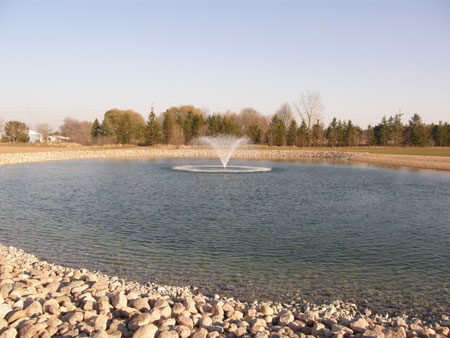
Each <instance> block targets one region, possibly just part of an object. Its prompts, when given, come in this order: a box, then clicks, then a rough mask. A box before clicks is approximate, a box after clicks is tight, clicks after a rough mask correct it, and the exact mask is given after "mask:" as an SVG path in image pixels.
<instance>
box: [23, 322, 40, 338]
mask: <svg viewBox="0 0 450 338" xmlns="http://www.w3.org/2000/svg"><path fill="white" fill-rule="evenodd" d="M36 333H38V328H37V327H36V326H35V325H34V324H25V325H24V326H23V327H21V328H20V329H19V336H20V337H21V338H32V337H33V336H34V335H35V334H36Z"/></svg>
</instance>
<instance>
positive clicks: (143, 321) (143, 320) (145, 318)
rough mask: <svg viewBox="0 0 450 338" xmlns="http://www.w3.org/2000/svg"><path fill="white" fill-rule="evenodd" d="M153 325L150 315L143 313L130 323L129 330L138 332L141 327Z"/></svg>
mask: <svg viewBox="0 0 450 338" xmlns="http://www.w3.org/2000/svg"><path fill="white" fill-rule="evenodd" d="M150 323H152V317H151V315H150V314H149V313H141V314H139V315H137V316H134V317H133V318H132V319H131V320H130V321H129V322H128V328H129V329H130V330H133V331H134V330H137V329H138V328H139V327H140V326H144V325H147V324H150Z"/></svg>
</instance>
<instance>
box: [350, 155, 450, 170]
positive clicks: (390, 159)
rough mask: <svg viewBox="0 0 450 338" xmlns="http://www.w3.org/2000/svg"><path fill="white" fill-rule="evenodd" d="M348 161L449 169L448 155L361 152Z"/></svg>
mask: <svg viewBox="0 0 450 338" xmlns="http://www.w3.org/2000/svg"><path fill="white" fill-rule="evenodd" d="M349 159H350V158H349ZM350 161H353V162H360V163H369V164H376V165H383V166H389V167H397V168H398V167H407V168H417V169H432V170H444V171H450V157H447V156H420V155H384V154H368V153H363V154H361V155H360V156H354V157H352V158H351V159H350Z"/></svg>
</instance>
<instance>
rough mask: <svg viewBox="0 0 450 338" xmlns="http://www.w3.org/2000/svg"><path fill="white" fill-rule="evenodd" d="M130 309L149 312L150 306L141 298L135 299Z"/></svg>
mask: <svg viewBox="0 0 450 338" xmlns="http://www.w3.org/2000/svg"><path fill="white" fill-rule="evenodd" d="M130 304H131V307H133V308H135V309H137V310H139V311H141V312H144V311H149V310H150V304H149V303H148V302H147V301H146V300H145V299H143V298H140V297H139V298H136V299H133V300H132V301H131V302H130Z"/></svg>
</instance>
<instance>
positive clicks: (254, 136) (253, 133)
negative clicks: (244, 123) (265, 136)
mask: <svg viewBox="0 0 450 338" xmlns="http://www.w3.org/2000/svg"><path fill="white" fill-rule="evenodd" d="M248 137H249V138H250V140H251V141H252V142H253V143H256V144H258V143H261V141H262V131H261V128H260V127H258V126H257V125H256V124H252V125H251V126H249V127H248Z"/></svg>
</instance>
